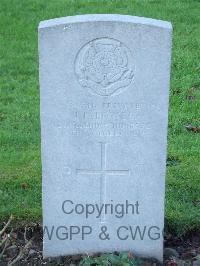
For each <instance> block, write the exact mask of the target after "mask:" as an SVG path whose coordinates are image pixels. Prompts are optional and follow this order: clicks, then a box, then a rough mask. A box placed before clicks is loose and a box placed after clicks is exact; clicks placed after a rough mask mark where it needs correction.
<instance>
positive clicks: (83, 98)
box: [39, 15, 172, 260]
mask: <svg viewBox="0 0 200 266" xmlns="http://www.w3.org/2000/svg"><path fill="white" fill-rule="evenodd" d="M171 35H172V27H171V24H170V23H169V22H165V21H159V20H154V19H147V18H139V17H132V16H122V15H84V16H74V17H66V18H59V19H53V20H48V21H43V22H41V23H40V25H39V55H40V87H41V131H42V168H43V225H44V256H45V257H48V256H59V255H67V254H77V253H93V252H112V251H133V252H134V254H138V255H141V256H151V257H152V256H153V257H156V258H157V259H159V260H162V255H163V236H162V230H163V226H164V193H165V168H166V141H167V117H168V96H169V81H170V56H171Z"/></svg>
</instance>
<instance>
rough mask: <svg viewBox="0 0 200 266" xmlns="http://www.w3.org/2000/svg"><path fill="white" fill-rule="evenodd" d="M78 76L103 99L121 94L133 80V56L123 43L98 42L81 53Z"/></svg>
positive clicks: (80, 80)
mask: <svg viewBox="0 0 200 266" xmlns="http://www.w3.org/2000/svg"><path fill="white" fill-rule="evenodd" d="M75 73H76V76H77V78H78V81H79V83H80V85H81V86H82V87H83V88H85V89H88V90H90V92H92V93H95V94H97V95H100V96H111V95H114V94H119V93H121V92H122V91H123V90H124V89H125V88H127V87H128V86H129V85H130V84H131V82H132V80H133V77H134V73H133V64H132V56H131V53H130V51H129V49H128V48H127V47H126V46H125V45H124V44H123V43H122V42H120V41H117V40H114V39H110V38H100V39H95V40H93V41H91V42H89V43H87V44H86V45H85V46H83V47H82V48H81V49H80V50H79V52H78V54H77V57H76V61H75Z"/></svg>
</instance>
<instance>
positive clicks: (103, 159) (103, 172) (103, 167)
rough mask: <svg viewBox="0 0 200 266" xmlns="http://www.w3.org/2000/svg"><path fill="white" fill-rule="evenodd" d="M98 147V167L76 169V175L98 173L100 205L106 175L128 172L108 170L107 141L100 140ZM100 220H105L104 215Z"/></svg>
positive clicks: (104, 194)
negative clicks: (99, 157) (99, 156)
mask: <svg viewBox="0 0 200 266" xmlns="http://www.w3.org/2000/svg"><path fill="white" fill-rule="evenodd" d="M100 148H101V161H100V165H101V167H100V169H97V170H92V169H76V173H77V175H100V176H101V179H100V206H101V204H106V188H107V185H106V177H107V176H108V175H117V176H128V175H129V174H130V170H129V169H125V170H114V169H110V170H108V169H107V167H106V161H107V157H106V154H107V143H105V142H100ZM101 222H105V216H104V217H103V219H102V220H101Z"/></svg>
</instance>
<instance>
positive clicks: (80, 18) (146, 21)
mask: <svg viewBox="0 0 200 266" xmlns="http://www.w3.org/2000/svg"><path fill="white" fill-rule="evenodd" d="M102 21H103V22H118V21H120V22H124V23H134V24H140V25H147V26H152V27H159V28H164V29H168V30H170V31H171V30H172V24H171V22H168V21H164V20H158V19H152V18H145V17H136V16H130V15H120V14H88V15H76V16H68V17H61V18H54V19H49V20H44V21H41V22H40V23H39V27H38V29H39V30H40V29H44V28H49V27H56V26H59V25H65V24H69V23H71V24H73V23H84V22H102Z"/></svg>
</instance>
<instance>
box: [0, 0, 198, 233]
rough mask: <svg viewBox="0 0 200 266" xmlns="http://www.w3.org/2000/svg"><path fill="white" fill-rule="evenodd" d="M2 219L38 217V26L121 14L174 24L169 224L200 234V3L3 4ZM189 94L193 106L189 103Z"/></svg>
mask: <svg viewBox="0 0 200 266" xmlns="http://www.w3.org/2000/svg"><path fill="white" fill-rule="evenodd" d="M0 7H1V8H0V55H1V56H0V147H1V151H0V221H2V220H6V219H7V218H8V217H9V215H10V214H11V213H12V214H14V215H15V217H16V220H19V221H22V220H28V221H37V220H40V219H41V161H40V125H39V85H38V55H37V53H38V52H37V26H38V23H39V21H41V20H45V19H50V18H55V17H61V16H68V15H76V14H84V13H121V14H130V15H136V16H145V17H152V18H156V19H163V20H168V21H171V22H172V23H173V27H174V35H173V62H172V81H171V97H170V113H169V136H168V157H169V158H170V159H172V160H175V161H177V163H174V164H173V163H172V164H171V165H170V166H168V171H167V189H166V192H167V193H166V225H167V229H168V230H170V231H174V232H176V233H177V234H183V233H185V232H187V231H189V230H193V229H197V228H200V179H199V177H200V134H198V133H193V132H188V131H187V130H186V129H185V127H184V126H185V125H188V124H192V125H197V126H198V125H200V116H199V113H200V101H199V97H200V80H199V73H200V61H199V58H200V16H199V12H200V2H199V1H197V0H196V1H195V0H128V1H127V0H115V1H114V0H93V1H90V0H74V1H72V0H71V1H70V0H68V1H67V0H59V1H55V0H48V1H47V0H46V1H45V0H15V1H13V0H0ZM188 96H192V100H188Z"/></svg>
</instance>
